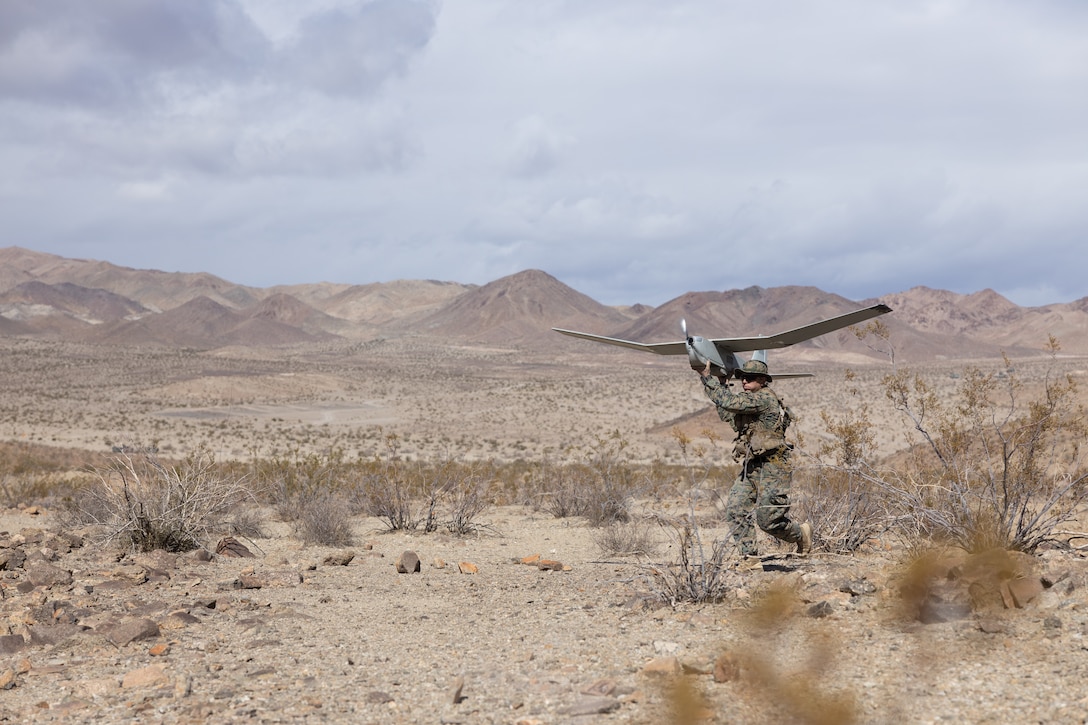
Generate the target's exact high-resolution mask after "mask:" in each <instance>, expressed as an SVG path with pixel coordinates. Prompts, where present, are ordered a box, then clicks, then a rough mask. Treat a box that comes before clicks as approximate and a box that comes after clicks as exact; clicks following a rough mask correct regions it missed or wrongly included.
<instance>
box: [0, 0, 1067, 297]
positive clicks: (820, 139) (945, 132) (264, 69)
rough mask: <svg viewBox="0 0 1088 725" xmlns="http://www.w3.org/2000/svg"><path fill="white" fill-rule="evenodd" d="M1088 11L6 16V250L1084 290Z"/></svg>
mask: <svg viewBox="0 0 1088 725" xmlns="http://www.w3.org/2000/svg"><path fill="white" fill-rule="evenodd" d="M1085 38H1088V3H1086V2H1084V0H1033V1H1032V2H1025V1H1024V0H896V1H895V2H884V1H881V0H668V2H664V1H662V0H445V1H440V0H184V1H182V0H175V1H174V2H163V1H162V0H94V2H88V0H3V2H0V224H2V228H3V233H4V238H3V240H0V246H21V247H26V248H29V249H34V250H38V251H44V252H51V253H54V254H59V255H63V256H67V257H79V258H90V259H104V260H107V261H110V262H113V263H115V264H120V265H124V266H129V267H138V268H150V269H161V270H166V271H189V272H195V271H206V272H211V273H213V274H217V275H219V276H221V277H225V278H227V279H229V280H231V281H234V282H239V283H243V284H249V285H255V286H262V287H263V286H271V285H275V284H290V283H302V282H319V281H333V282H348V283H355V284H364V283H369V282H385V281H391V280H395V279H439V280H448V281H455V282H463V283H476V284H484V283H487V282H490V281H492V280H495V279H498V278H500V277H503V276H505V275H508V274H512V273H515V272H518V271H521V270H524V269H543V270H544V271H546V272H548V273H550V274H552V275H554V276H556V277H558V278H559V279H560V280H562V281H563V282H565V283H566V284H568V285H570V286H572V287H574V288H575V289H577V290H579V291H581V292H584V293H586V294H588V295H590V296H591V297H593V298H594V299H597V300H598V301H600V302H604V303H606V304H630V303H635V302H642V303H647V304H660V303H662V302H665V301H667V300H669V299H672V298H673V297H676V296H677V295H680V294H682V293H684V292H687V291H695V290H725V289H732V288H740V287H747V286H749V285H761V286H764V287H774V286H779V285H789V284H798V285H813V286H816V287H819V288H820V289H823V290H825V291H828V292H834V293H837V294H841V295H843V296H846V297H848V298H851V299H855V300H861V299H866V298H869V297H879V296H880V295H882V294H888V293H893V292H900V291H904V290H907V289H909V288H911V287H914V286H917V285H925V286H928V287H934V288H939V289H948V290H952V291H955V292H961V293H970V292H975V291H978V290H981V289H985V288H992V289H995V290H997V291H998V292H1000V293H1001V294H1003V295H1005V296H1006V297H1008V298H1009V299H1011V300H1012V301H1014V302H1016V303H1018V304H1021V305H1040V304H1046V303H1051V302H1068V301H1072V300H1074V299H1079V298H1081V297H1084V296H1085V295H1088V283H1086V282H1085V271H1084V268H1085V263H1086V262H1088V252H1086V251H1085V246H1086V243H1088V42H1086V41H1085Z"/></svg>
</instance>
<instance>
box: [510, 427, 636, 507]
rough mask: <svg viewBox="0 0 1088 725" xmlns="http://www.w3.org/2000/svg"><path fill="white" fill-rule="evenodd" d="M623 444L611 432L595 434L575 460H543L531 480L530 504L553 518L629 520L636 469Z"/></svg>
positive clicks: (634, 494) (617, 436) (623, 441)
mask: <svg viewBox="0 0 1088 725" xmlns="http://www.w3.org/2000/svg"><path fill="white" fill-rule="evenodd" d="M626 448H627V442H626V441H625V440H623V439H622V438H621V437H620V436H619V434H618V433H613V434H612V435H610V436H607V437H602V436H598V437H597V438H596V440H595V441H594V443H593V444H591V445H590V446H588V447H587V448H586V449H584V450H583V452H582V458H583V461H581V462H579V463H571V464H564V465H552V464H548V463H545V465H544V466H542V467H541V469H540V470H539V471H538V472H537V473H536V476H535V478H534V479H533V480H532V484H531V485H532V488H533V489H534V496H533V505H534V506H535V508H536V509H537V510H539V511H544V512H546V513H549V514H551V515H552V516H554V517H556V518H569V517H575V516H579V517H583V518H585V519H586V520H587V521H588V522H589V524H590V525H591V526H610V525H612V524H615V523H623V522H625V521H629V520H630V518H631V502H632V500H633V499H634V498H635V496H636V494H637V493H638V492H639V489H640V484H639V477H638V471H639V470H640V469H639V467H638V466H634V465H632V464H631V463H630V462H629V461H627V460H626V458H625V454H624V451H625V449H626Z"/></svg>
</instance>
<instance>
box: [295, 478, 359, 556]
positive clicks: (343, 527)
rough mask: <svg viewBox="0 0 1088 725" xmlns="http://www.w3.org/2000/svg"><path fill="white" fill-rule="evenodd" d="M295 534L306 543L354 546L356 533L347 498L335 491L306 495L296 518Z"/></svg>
mask: <svg viewBox="0 0 1088 725" xmlns="http://www.w3.org/2000/svg"><path fill="white" fill-rule="evenodd" d="M293 524H294V530H295V535H296V536H298V538H299V540H300V541H302V542H303V543H305V544H316V545H318V546H352V545H353V544H354V543H355V534H354V532H353V531H352V517H351V513H350V509H349V507H348V506H347V501H346V500H345V499H344V498H343V497H342V496H340V495H339V494H338V493H336V492H335V491H325V492H322V493H319V494H316V495H314V496H312V497H310V498H307V499H306V500H305V501H303V502H302V503H301V505H300V506H299V508H298V517H297V518H296V519H295V520H294V522H293Z"/></svg>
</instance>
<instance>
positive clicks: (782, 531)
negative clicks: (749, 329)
mask: <svg viewBox="0 0 1088 725" xmlns="http://www.w3.org/2000/svg"><path fill="white" fill-rule="evenodd" d="M737 377H738V378H740V379H741V381H742V382H741V385H742V387H743V391H742V392H739V393H734V392H733V391H732V390H731V389H730V388H729V385H728V383H726V384H723V383H722V381H721V380H719V379H718V378H717V377H715V376H713V375H711V374H710V365H709V363H708V364H707V368H706V369H705V370H703V371H702V372H701V373H700V378H701V379H702V381H703V389H704V390H705V391H706V394H707V397H708V398H710V400H711V401H713V403H714V405H715V406H716V407H717V408H718V417H720V418H721V419H722V420H723V421H725V422H726V423H729V424H730V425H731V426H732V427H733V430H734V431H736V433H737V438H736V441H735V443H734V446H733V457H734V458H735V459H736V460H737V461H739V462H740V463H741V469H740V475H739V476H738V477H737V480H736V481H735V482H734V483H733V487H732V488H731V489H730V491H729V498H728V500H727V502H726V508H725V517H726V520H727V521H728V522H729V525H730V527H731V529H732V531H733V540H734V541H735V542H736V543H737V548H738V549H739V550H740V554H741V555H742V556H757V555H758V554H759V550H758V548H757V547H756V539H755V529H754V528H753V526H752V519H753V510H754V514H755V515H754V518H755V523H756V525H758V526H759V528H760V529H762V530H763V531H766V532H767V533H768V534H770V535H771V536H773V537H775V538H776V539H781V540H782V541H787V542H789V543H791V544H796V545H797V552H798V553H807V552H808V550H809V549H811V547H812V527H811V526H810V525H809V524H808V523H804V524H798V523H796V522H794V521H791V520H790V517H789V513H790V483H791V480H792V472H791V469H790V448H791V447H792V446H790V445H789V444H788V443H786V428H787V427H789V424H790V412H789V408H787V407H786V405H785V404H784V403H783V402H782V399H781V398H779V397H778V394H777V393H775V392H774V391H773V390H771V389H770V387H768V385H769V383H770V382H771V376H770V374H769V372H768V370H767V364H766V363H764V362H762V361H759V360H749V361H748V362H746V363H744V366H743V367H742V368H741V369H740V370H738V371H737Z"/></svg>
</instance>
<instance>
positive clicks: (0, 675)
mask: <svg viewBox="0 0 1088 725" xmlns="http://www.w3.org/2000/svg"><path fill="white" fill-rule="evenodd" d="M13 687H15V670H12V669H7V670H4V671H3V672H0V690H10V689H11V688H13Z"/></svg>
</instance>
